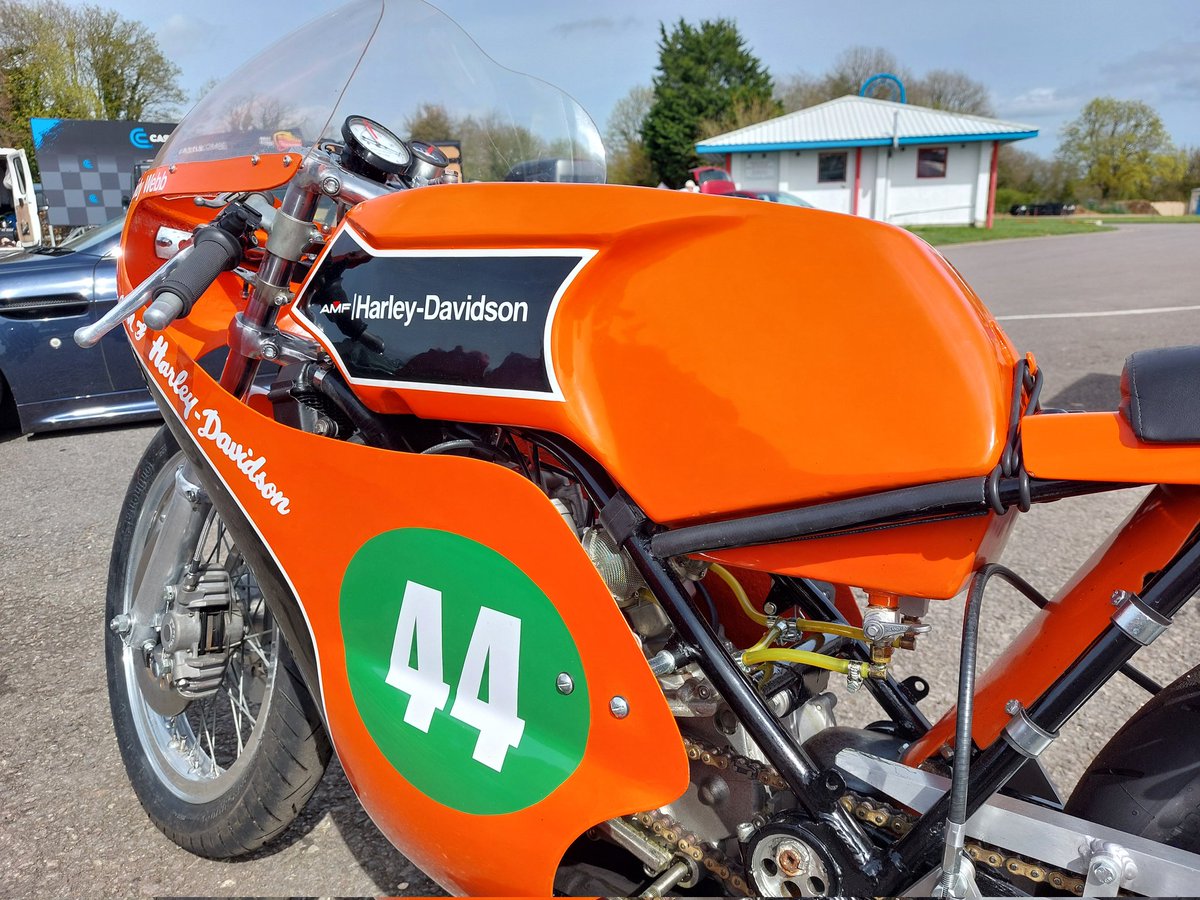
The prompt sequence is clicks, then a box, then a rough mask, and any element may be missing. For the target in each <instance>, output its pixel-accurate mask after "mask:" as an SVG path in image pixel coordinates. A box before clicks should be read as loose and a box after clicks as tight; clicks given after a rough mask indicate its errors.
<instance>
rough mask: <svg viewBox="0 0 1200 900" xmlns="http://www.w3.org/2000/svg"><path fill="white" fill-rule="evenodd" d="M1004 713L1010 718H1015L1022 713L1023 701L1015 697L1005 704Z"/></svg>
mask: <svg viewBox="0 0 1200 900" xmlns="http://www.w3.org/2000/svg"><path fill="white" fill-rule="evenodd" d="M1004 711H1005V712H1006V713H1008V714H1009V715H1010V716H1015V715H1016V714H1017V713H1019V712H1020V711H1021V701H1020V700H1018V699H1016V698H1015V697H1014V698H1013V699H1012V700H1009V701H1008V702H1007V703H1005V704H1004Z"/></svg>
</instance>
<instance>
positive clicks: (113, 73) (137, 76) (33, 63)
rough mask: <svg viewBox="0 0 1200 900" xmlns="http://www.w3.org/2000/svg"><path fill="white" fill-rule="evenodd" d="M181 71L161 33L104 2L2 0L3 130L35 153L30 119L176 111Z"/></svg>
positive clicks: (138, 116)
mask: <svg viewBox="0 0 1200 900" xmlns="http://www.w3.org/2000/svg"><path fill="white" fill-rule="evenodd" d="M178 79H179V68H178V66H176V65H175V64H174V63H172V62H170V61H169V60H168V59H167V58H166V57H165V56H164V55H163V53H162V51H161V50H159V48H158V42H157V41H156V40H155V38H154V35H153V34H152V33H151V32H150V30H149V29H147V28H146V26H145V25H143V24H141V23H140V22H134V21H130V20H128V19H124V18H122V17H121V16H119V15H117V14H116V13H115V12H112V11H111V10H106V9H103V8H101V7H99V6H91V5H85V6H68V5H67V4H65V3H62V2H59V0H0V133H4V134H7V135H9V136H10V137H11V136H12V135H19V136H20V140H19V144H18V145H19V146H24V147H25V148H26V149H27V150H29V151H30V158H31V161H32V156H33V154H32V150H33V142H32V137H31V135H30V133H29V119H31V118H33V117H35V116H49V117H61V118H78V119H143V118H150V117H158V116H163V117H165V116H169V115H173V114H174V105H175V104H177V103H181V102H183V101H184V99H185V97H184V94H183V92H182V91H180V90H179V85H178Z"/></svg>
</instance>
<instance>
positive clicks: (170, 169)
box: [167, 163, 175, 175]
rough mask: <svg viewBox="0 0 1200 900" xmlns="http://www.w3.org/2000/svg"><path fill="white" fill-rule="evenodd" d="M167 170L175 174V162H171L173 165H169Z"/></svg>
mask: <svg viewBox="0 0 1200 900" xmlns="http://www.w3.org/2000/svg"><path fill="white" fill-rule="evenodd" d="M167 171H168V172H170V173H171V174H172V175H174V174H175V164H174V163H171V165H170V166H168V167H167Z"/></svg>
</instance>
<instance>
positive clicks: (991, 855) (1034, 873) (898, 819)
mask: <svg viewBox="0 0 1200 900" xmlns="http://www.w3.org/2000/svg"><path fill="white" fill-rule="evenodd" d="M683 747H684V750H685V751H686V752H687V756H688V759H690V760H695V761H698V762H700V763H703V764H704V765H706V766H712V767H713V768H715V769H722V770H724V769H733V770H734V771H736V772H739V773H741V774H742V775H745V776H747V777H748V778H752V779H754V780H755V781H758V782H759V783H760V784H763V785H765V786H767V787H769V788H772V789H773V790H787V789H788V784H787V782H786V781H784V780H783V777H782V776H781V775H780V774H779V772H778V771H776V770H775V769H774V768H773V767H771V766H769V765H767V764H765V763H761V762H758V761H757V760H753V759H749V758H748V757H745V756H740V755H738V754H735V753H733V752H732V751H730V750H728V749H719V748H716V747H713V746H711V745H709V744H705V743H703V742H701V741H698V740H696V739H695V738H690V737H687V736H684V738H683ZM841 805H842V808H843V809H845V810H846V812H848V813H850V814H851V815H852V816H854V817H855V818H856V819H859V820H861V821H863V822H865V823H867V824H868V825H873V826H875V827H876V828H879V829H881V830H883V831H886V832H887V833H888V834H890V835H891V836H893V837H903V836H904V835H906V834H908V832H910V831H911V830H912V828H913V825H914V824H915V822H916V820H915V819H914V818H913V817H910V816H908V815H906V814H905V813H902V812H900V811H899V810H896V809H893V808H892V807H890V806H888V805H886V804H884V803H879V802H877V801H872V800H867V799H865V798H862V797H858V796H857V795H854V794H846V795H845V796H843V797H842V798H841ZM964 849H965V850H966V851H967V855H968V856H969V857H970V858H971V860H972V862H974V863H975V864H977V865H985V866H988V867H989V868H992V869H996V870H997V871H1000V872H1004V873H1005V874H1006V875H1018V876H1020V877H1022V878H1027V879H1028V880H1030V881H1033V882H1035V883H1038V884H1048V885H1050V886H1051V887H1052V888H1055V889H1056V890H1060V891H1064V892H1065V893H1068V894H1073V895H1074V896H1076V897H1078V896H1082V894H1083V889H1084V885H1085V884H1086V881H1085V879H1083V878H1080V877H1077V876H1076V875H1073V874H1071V873H1068V872H1060V871H1059V870H1057V869H1052V868H1050V867H1049V866H1045V865H1043V864H1042V863H1040V862H1037V861H1031V860H1028V859H1024V858H1023V857H1020V856H1014V855H1006V854H1005V852H1004V850H1003V848H1000V847H994V846H990V845H987V844H982V843H979V842H977V841H968V842H967V843H966V845H965V846H964ZM706 867H707V866H706ZM709 871H712V870H711V869H710V870H709ZM738 881H740V882H741V883H742V884H743V885H744V884H745V882H744V881H743V880H742V879H740V878H739V879H738Z"/></svg>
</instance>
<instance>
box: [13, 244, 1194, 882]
mask: <svg viewBox="0 0 1200 900" xmlns="http://www.w3.org/2000/svg"><path fill="white" fill-rule="evenodd" d="M946 256H947V257H948V258H949V259H950V260H951V262H953V263H954V265H955V266H956V267H957V268H958V269H959V270H960V271H961V272H962V274H963V275H964V276H965V277H966V279H967V281H968V282H969V283H971V284H972V285H973V286H974V287H975V289H976V291H977V292H978V293H979V294H980V296H981V297H982V298H983V299H984V301H985V302H986V303H988V305H989V306H990V307H991V308H992V309H993V311H994V312H995V313H996V314H997V315H998V316H1000V317H1001V319H1002V324H1003V325H1004V327H1005V329H1006V330H1007V331H1008V333H1009V334H1010V336H1011V337H1012V338H1013V340H1014V341H1015V342H1016V343H1017V345H1018V346H1019V347H1020V348H1021V349H1022V350H1032V351H1033V352H1034V353H1035V354H1036V356H1037V357H1038V360H1039V362H1040V363H1041V365H1042V367H1043V369H1044V370H1045V372H1046V378H1047V381H1046V395H1045V396H1046V398H1047V402H1048V403H1050V404H1052V405H1058V406H1066V407H1074V408H1090V409H1104V408H1108V409H1111V408H1115V406H1116V403H1117V394H1116V390H1117V386H1116V384H1117V382H1116V378H1117V375H1118V374H1119V372H1120V370H1121V364H1122V361H1123V359H1124V357H1125V356H1126V355H1127V354H1128V353H1129V352H1131V351H1132V350H1134V349H1140V348H1145V347H1153V346H1169V345H1175V344H1182V343H1200V310H1196V309H1183V308H1182V307H1188V306H1194V305H1196V303H1197V301H1196V300H1195V296H1196V292H1195V288H1196V286H1197V285H1198V284H1200V229H1197V228H1192V227H1188V226H1186V225H1139V226H1127V227H1124V228H1121V229H1120V230H1118V231H1115V232H1108V233H1099V234H1095V235H1084V236H1072V237H1058V238H1043V239H1034V240H1022V241H1000V242H995V243H987V244H977V245H963V246H955V247H950V248H948V249H947V250H946ZM1152 309H1157V310H1162V309H1169V310H1170V311H1160V312H1147V310H1152ZM1131 311H1132V313H1131ZM1096 313H1113V314H1111V315H1096ZM1031 316H1033V317H1037V318H1028V317H1031ZM1007 317H1025V318H1007ZM152 433H153V430H152V429H151V428H150V427H146V426H142V427H132V428H120V429H103V430H94V431H87V432H75V433H69V434H60V435H52V436H47V437H41V438H26V437H12V436H11V435H10V436H6V437H0V895H5V896H33V895H70V896H84V895H88V896H130V895H151V894H153V895H188V896H202V895H238V896H247V895H274V896H281V895H282V896H286V895H293V896H295V895H306V896H349V895H379V894H405V893H407V894H427V893H432V892H436V891H437V888H436V886H435V885H433V884H432V883H431V882H430V881H429V880H428V879H426V878H425V877H424V876H423V875H422V874H421V873H420V872H419V871H417V870H416V869H415V868H414V867H413V866H412V865H411V864H409V863H408V862H407V861H406V860H405V859H404V858H403V857H402V856H401V855H400V854H399V853H397V852H396V851H395V850H394V849H392V848H391V846H390V845H389V844H388V843H387V841H386V840H385V839H384V838H383V837H382V836H381V835H380V834H379V833H378V832H377V831H376V829H375V828H374V826H373V825H372V824H371V823H370V821H369V820H368V819H367V817H366V815H365V814H364V813H363V812H362V811H361V809H360V807H359V806H358V803H357V801H356V800H355V798H354V796H353V794H352V793H351V791H350V789H349V786H348V785H347V783H346V779H345V776H344V775H343V774H342V773H341V771H340V770H339V769H338V768H337V766H336V763H335V764H334V765H333V766H331V768H330V771H329V773H328V775H327V776H326V779H325V781H324V782H323V783H322V786H321V788H320V789H319V790H318V792H317V794H316V795H315V796H314V798H313V801H312V802H311V803H310V804H309V807H308V809H307V810H306V811H305V813H304V814H303V815H302V817H301V819H300V820H299V822H298V823H297V825H296V826H295V827H294V828H292V829H291V830H290V831H289V832H288V833H287V835H286V836H285V839H284V841H283V842H282V846H277V847H275V848H273V849H271V850H268V851H264V852H261V853H259V854H257V855H255V856H254V857H252V858H250V859H247V860H242V861H237V862H225V863H219V862H210V861H207V860H203V859H200V858H198V857H195V856H192V855H191V854H189V853H186V852H185V851H183V850H180V849H179V848H177V847H176V846H175V845H174V844H172V843H171V842H169V841H168V840H167V839H166V838H164V837H163V836H162V835H161V834H160V833H159V832H158V831H157V830H156V829H155V828H154V827H153V826H152V825H151V824H150V823H149V821H148V820H147V819H146V817H145V815H144V814H143V813H142V811H141V809H140V807H139V805H138V802H137V799H136V797H135V796H134V794H133V792H132V790H131V789H130V788H129V786H128V784H127V782H126V780H125V774H124V771H123V769H122V767H121V763H120V759H119V757H118V754H117V750H116V745H115V741H114V738H113V733H112V727H111V725H110V723H109V715H108V702H107V697H106V693H105V682H104V660H103V652H102V648H103V630H104V627H105V623H104V621H103V606H104V585H105V579H106V573H107V567H108V556H109V552H110V548H111V540H112V533H113V530H114V527H115V521H116V513H117V509H118V507H119V505H120V502H121V499H122V497H123V495H124V491H125V486H126V482H127V480H128V478H129V475H130V473H131V472H132V471H133V468H134V465H135V463H136V461H137V459H138V456H139V455H140V453H141V451H142V448H143V447H144V446H145V445H146V443H147V442H148V441H149V439H150V436H151V435H152ZM1141 493H1142V492H1141V491H1125V492H1121V493H1119V494H1114V495H1106V496H1097V497H1087V498H1078V499H1075V500H1068V501H1063V502H1060V503H1056V504H1049V505H1045V506H1039V507H1035V508H1034V509H1033V510H1032V511H1031V512H1030V513H1028V514H1026V515H1025V516H1023V517H1022V519H1021V521H1019V522H1018V524H1017V527H1016V529H1015V531H1014V534H1013V537H1012V539H1011V541H1010V544H1009V547H1008V549H1007V551H1006V552H1005V555H1004V559H1003V561H1004V562H1006V563H1007V564H1008V565H1010V566H1012V567H1013V568H1015V569H1017V571H1019V572H1021V573H1022V574H1024V575H1026V576H1027V577H1028V578H1029V580H1030V581H1032V582H1033V583H1034V584H1035V585H1036V586H1038V587H1039V588H1041V589H1042V590H1044V591H1046V592H1052V591H1054V590H1056V589H1057V588H1058V587H1059V586H1060V585H1061V584H1062V583H1063V582H1065V581H1066V580H1067V579H1068V578H1069V576H1070V575H1071V573H1072V572H1073V571H1074V569H1075V567H1076V566H1078V565H1079V564H1081V563H1082V562H1083V561H1084V560H1086V559H1087V557H1088V556H1089V555H1090V554H1091V552H1092V551H1093V550H1094V549H1095V548H1096V547H1097V546H1098V545H1099V544H1100V543H1101V542H1102V541H1103V539H1104V537H1105V535H1106V534H1107V533H1108V531H1110V530H1111V529H1112V528H1113V527H1114V526H1115V525H1116V524H1117V523H1118V522H1119V521H1120V520H1121V518H1123V517H1124V516H1125V515H1126V514H1127V513H1128V512H1129V510H1130V509H1132V507H1133V506H1134V505H1135V503H1136V502H1137V499H1138V497H1139V496H1140V495H1141ZM1030 612H1031V608H1030V607H1029V605H1028V603H1027V602H1026V601H1024V600H1021V599H1019V598H1017V597H1016V596H1015V595H1013V594H1011V593H1006V592H1005V591H1004V589H1003V588H1002V587H998V588H997V590H996V591H995V593H994V594H992V593H991V592H989V598H988V604H987V607H986V608H985V610H984V631H983V638H982V648H981V649H982V653H981V655H982V658H983V661H984V662H985V663H986V662H987V661H988V660H990V659H992V658H994V657H995V655H996V654H997V653H998V652H1000V650H1001V649H1002V647H1003V646H1004V645H1005V643H1006V642H1007V641H1008V640H1009V639H1011V637H1012V636H1013V635H1014V634H1015V633H1016V632H1017V631H1018V630H1019V629H1020V628H1021V627H1022V626H1023V624H1024V623H1025V622H1026V621H1027V620H1028V617H1029V615H1030ZM961 615H962V603H961V602H959V601H957V600H956V601H950V602H945V603H939V604H935V609H934V612H933V613H932V615H931V617H930V620H931V621H932V622H933V624H934V626H935V628H934V632H933V635H932V636H930V637H929V638H927V639H925V640H924V641H923V645H922V648H921V650H920V651H919V652H917V653H915V654H904V655H903V656H902V658H901V661H900V662H899V663H898V666H899V667H900V670H901V674H904V673H907V672H919V673H921V674H922V675H924V676H925V677H926V678H927V679H928V680H929V681H930V683H931V685H932V687H933V692H932V694H931V696H930V697H929V698H928V699H926V700H925V701H924V702H923V704H922V706H923V708H924V709H926V711H927V713H928V714H929V715H930V716H931V717H936V716H937V714H938V713H939V712H940V710H941V709H944V708H945V707H946V706H947V705H948V703H949V701H950V698H951V696H952V694H953V689H954V685H955V679H956V677H957V658H958V634H959V628H960V623H961ZM1198 615H1200V613H1197V612H1196V611H1195V610H1186V609H1185V611H1184V613H1183V614H1181V615H1180V617H1179V622H1178V624H1177V626H1176V627H1175V628H1173V629H1171V630H1170V631H1169V632H1168V633H1167V634H1166V635H1165V636H1164V637H1163V638H1162V639H1160V640H1159V641H1158V642H1157V643H1156V644H1155V645H1154V646H1153V647H1151V648H1149V649H1148V650H1146V651H1143V652H1142V653H1141V654H1140V655H1139V657H1138V659H1137V660H1136V661H1137V663H1138V664H1139V666H1141V667H1143V668H1144V669H1145V670H1146V671H1148V672H1149V673H1150V674H1151V675H1152V676H1154V677H1156V678H1158V679H1160V680H1162V681H1170V680H1173V679H1174V678H1175V677H1177V676H1178V675H1179V674H1182V672H1184V671H1186V670H1187V669H1188V668H1189V667H1190V665H1191V664H1192V663H1193V662H1194V661H1196V657H1197V656H1198V655H1200V654H1197V653H1196V652H1195V651H1194V650H1193V649H1192V648H1191V647H1190V646H1189V644H1190V643H1191V641H1190V636H1191V635H1192V634H1194V633H1195V628H1196V625H1197V622H1198V618H1197V617H1198ZM1145 699H1146V695H1145V694H1144V693H1142V692H1141V691H1140V690H1139V689H1137V688H1135V687H1133V686H1132V685H1130V684H1128V683H1126V682H1124V681H1122V680H1119V679H1118V680H1117V681H1116V682H1114V683H1112V684H1110V685H1109V686H1107V687H1106V688H1104V689H1103V690H1102V691H1101V692H1100V693H1099V694H1098V695H1097V697H1096V698H1094V699H1093V700H1092V701H1091V702H1090V703H1089V705H1088V706H1087V707H1085V709H1084V711H1083V712H1082V713H1080V715H1079V716H1077V717H1076V719H1075V720H1074V721H1073V722H1072V723H1071V724H1070V725H1069V726H1068V728H1067V729H1066V730H1065V732H1064V734H1063V737H1062V738H1061V739H1060V740H1059V741H1058V742H1057V743H1056V744H1055V745H1054V746H1053V747H1052V748H1051V750H1050V751H1049V752H1048V754H1047V757H1046V759H1047V761H1048V764H1049V766H1050V768H1051V771H1052V772H1053V774H1054V776H1055V778H1056V779H1057V780H1058V782H1059V784H1060V787H1062V788H1064V789H1069V787H1070V786H1071V785H1072V784H1073V783H1074V781H1075V780H1076V779H1077V778H1078V776H1079V774H1080V773H1081V772H1082V770H1083V768H1084V767H1085V766H1086V763H1087V761H1088V760H1089V759H1090V758H1091V756H1092V755H1093V754H1094V753H1095V751H1096V750H1097V749H1098V748H1099V747H1100V746H1101V745H1102V744H1103V742H1104V740H1106V739H1107V736H1108V735H1110V734H1111V733H1112V732H1113V731H1114V730H1115V728H1116V727H1117V725H1119V724H1120V722H1123V721H1124V720H1125V719H1126V718H1127V717H1128V716H1129V715H1130V714H1131V713H1132V712H1133V711H1134V710H1135V709H1137V707H1138V706H1139V705H1140V704H1141V703H1142V702H1144V700H1145ZM868 707H869V700H867V699H864V695H858V696H855V697H849V696H848V695H845V694H844V693H843V695H842V702H841V704H840V705H839V708H838V709H839V713H841V714H842V716H843V719H844V720H845V721H846V722H847V723H853V722H856V721H864V720H869V719H870V718H874V716H873V715H872V711H871V710H870V709H869V708H868ZM501 864H510V863H508V862H505V863H501Z"/></svg>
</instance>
